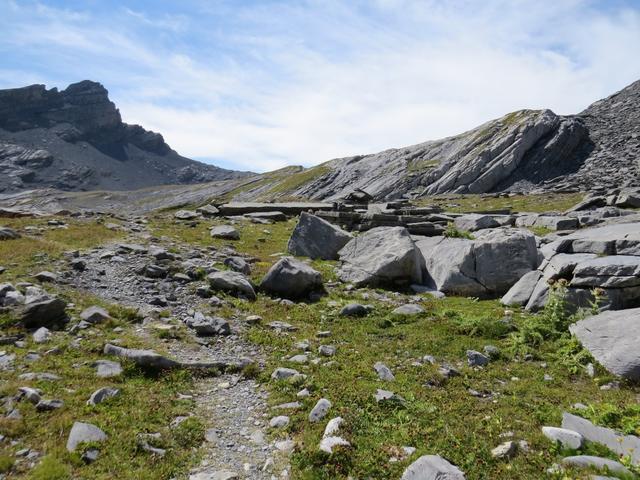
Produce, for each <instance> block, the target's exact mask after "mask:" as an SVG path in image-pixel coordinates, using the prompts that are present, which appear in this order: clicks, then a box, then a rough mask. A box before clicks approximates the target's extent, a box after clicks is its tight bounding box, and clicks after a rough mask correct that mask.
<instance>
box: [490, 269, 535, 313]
mask: <svg viewBox="0 0 640 480" xmlns="http://www.w3.org/2000/svg"><path fill="white" fill-rule="evenodd" d="M540 277H542V272H540V271H539V270H531V271H530V272H527V273H525V274H524V275H523V276H522V277H521V278H520V280H518V281H517V282H516V283H515V285H513V286H512V287H511V288H510V289H509V291H508V292H507V293H505V294H504V296H503V297H502V299H501V300H500V302H501V303H502V304H503V305H518V306H524V305H526V304H527V302H528V301H529V299H530V298H531V294H532V293H533V290H534V289H535V288H536V285H537V284H538V280H540Z"/></svg>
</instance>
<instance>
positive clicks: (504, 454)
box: [491, 440, 518, 458]
mask: <svg viewBox="0 0 640 480" xmlns="http://www.w3.org/2000/svg"><path fill="white" fill-rule="evenodd" d="M517 451H518V444H517V443H516V442H514V441H511V440H510V441H508V442H504V443H501V444H500V445H498V446H497V447H496V448H494V449H493V450H491V456H492V457H493V458H511V457H513V456H514V455H515V454H516V452H517Z"/></svg>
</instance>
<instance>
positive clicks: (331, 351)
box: [318, 345, 336, 357]
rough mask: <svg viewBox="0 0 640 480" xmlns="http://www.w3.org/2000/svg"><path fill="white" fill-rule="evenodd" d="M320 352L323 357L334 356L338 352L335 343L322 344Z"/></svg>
mask: <svg viewBox="0 0 640 480" xmlns="http://www.w3.org/2000/svg"><path fill="white" fill-rule="evenodd" d="M318 353H319V354H320V355H322V356H323V357H333V356H334V355H335V354H336V347H334V346H333V345H320V348H318Z"/></svg>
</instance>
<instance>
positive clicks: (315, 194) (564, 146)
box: [244, 81, 640, 200]
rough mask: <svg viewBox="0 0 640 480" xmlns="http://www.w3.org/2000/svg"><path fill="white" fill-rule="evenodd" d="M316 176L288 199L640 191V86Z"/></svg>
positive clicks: (332, 167) (334, 164)
mask: <svg viewBox="0 0 640 480" xmlns="http://www.w3.org/2000/svg"><path fill="white" fill-rule="evenodd" d="M316 170H317V171H321V172H322V174H321V175H317V176H314V177H313V178H311V180H310V181H308V182H304V184H302V185H300V186H297V188H296V189H295V190H292V191H286V192H282V195H284V196H294V197H307V198H312V199H329V200H336V199H340V198H343V197H344V196H346V195H347V194H349V193H350V192H351V191H353V190H355V189H362V190H365V191H366V192H368V193H369V194H371V195H372V196H373V197H374V198H376V199H393V198H400V197H403V196H408V197H413V198H415V197H420V196H424V195H432V194H442V193H490V192H503V191H510V192H525V193H527V192H532V191H578V190H581V191H588V190H596V191H598V190H602V191H607V190H613V189H617V188H621V187H634V186H640V81H638V82H635V83H633V84H631V85H630V86H628V87H627V88H625V89H623V90H621V91H620V92H618V93H616V94H614V95H612V96H610V97H608V98H606V99H603V100H600V101H598V102H595V103H594V104H593V105H591V106H590V107H589V108H587V109H586V110H585V111H583V112H581V113H579V114H577V115H569V116H561V115H556V114H555V113H554V112H552V111H551V110H522V111H518V112H513V113H510V114H508V115H505V116H503V117H501V118H499V119H496V120H492V121H490V122H487V123H485V124H483V125H480V126H479V127H477V128H475V129H473V130H470V131H468V132H465V133H462V134H460V135H456V136H453V137H448V138H444V139H441V140H436V141H429V142H424V143H420V144H417V145H412V146H409V147H405V148H394V149H389V150H385V151H383V152H380V153H376V154H371V155H358V156H353V157H347V158H338V159H334V160H331V161H329V162H326V163H325V164H323V165H322V169H321V170H319V169H318V168H317V167H316ZM251 195H252V192H251V191H249V192H246V193H245V194H244V198H245V199H246V198H250V197H251Z"/></svg>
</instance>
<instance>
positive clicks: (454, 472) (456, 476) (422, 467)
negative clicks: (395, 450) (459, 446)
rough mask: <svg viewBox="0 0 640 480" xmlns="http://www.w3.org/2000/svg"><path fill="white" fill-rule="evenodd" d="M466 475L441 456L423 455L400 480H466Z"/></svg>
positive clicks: (409, 467) (408, 468)
mask: <svg viewBox="0 0 640 480" xmlns="http://www.w3.org/2000/svg"><path fill="white" fill-rule="evenodd" d="M464 478H465V477H464V473H463V472H462V471H461V470H460V469H459V468H458V467H456V466H455V465H452V464H451V463H449V462H448V461H447V460H445V459H444V458H442V457H440V456H439V455H423V456H422V457H420V458H418V459H417V460H416V461H415V462H413V463H412V464H411V465H409V466H408V467H407V469H406V470H405V471H404V473H403V474H402V477H401V479H400V480H464Z"/></svg>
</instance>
